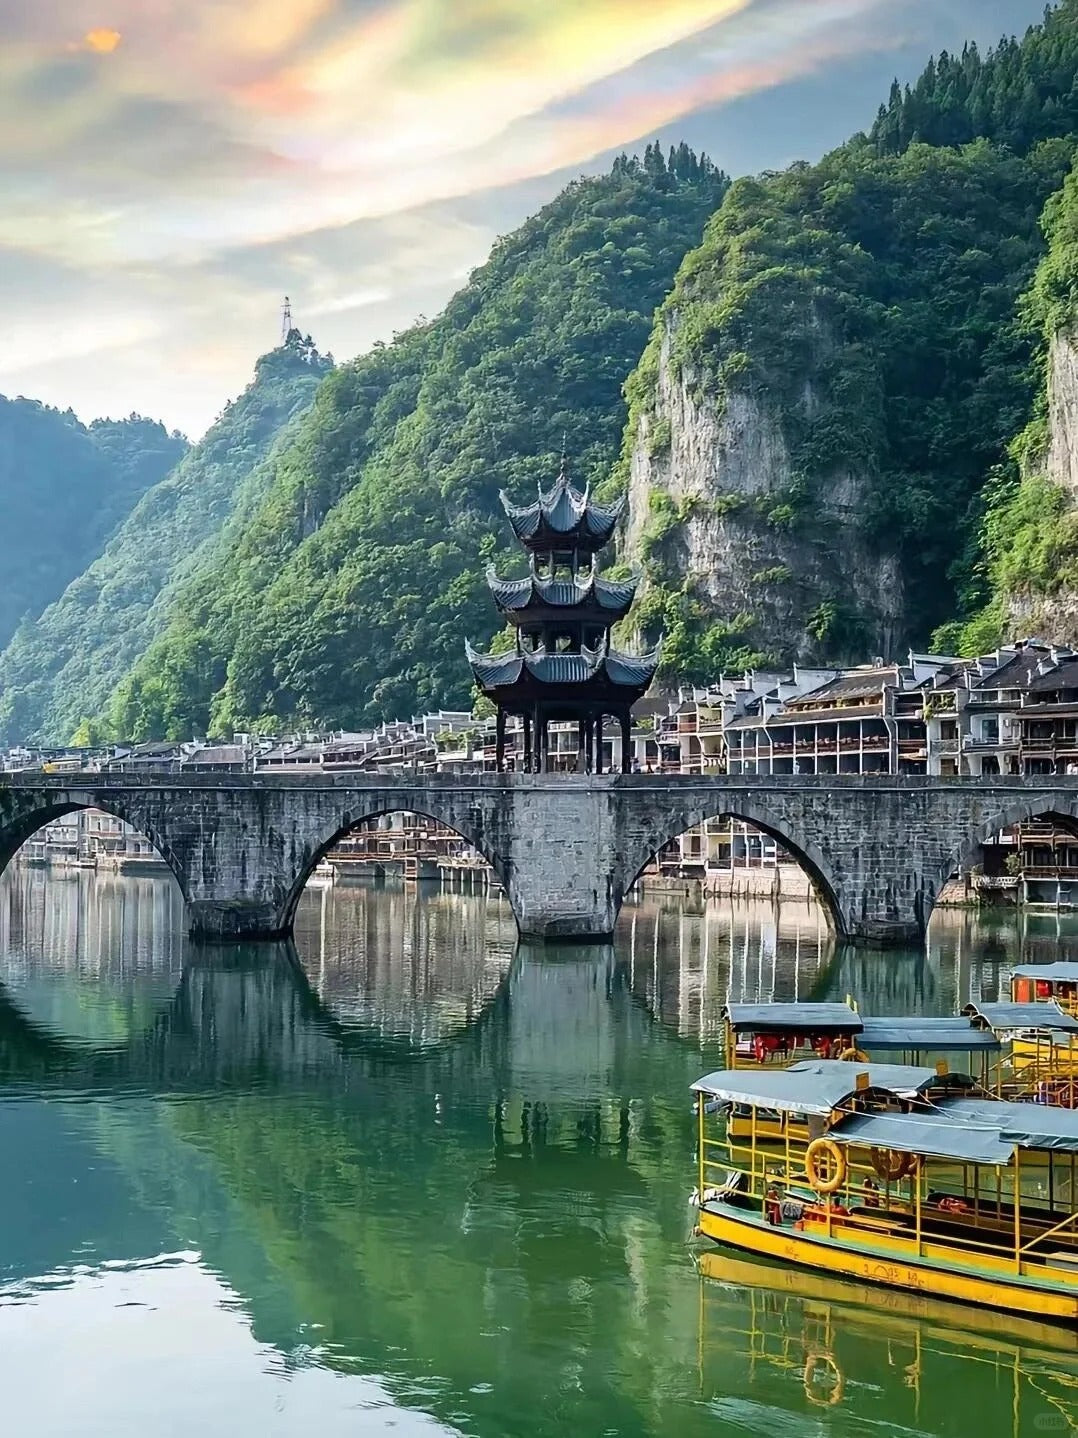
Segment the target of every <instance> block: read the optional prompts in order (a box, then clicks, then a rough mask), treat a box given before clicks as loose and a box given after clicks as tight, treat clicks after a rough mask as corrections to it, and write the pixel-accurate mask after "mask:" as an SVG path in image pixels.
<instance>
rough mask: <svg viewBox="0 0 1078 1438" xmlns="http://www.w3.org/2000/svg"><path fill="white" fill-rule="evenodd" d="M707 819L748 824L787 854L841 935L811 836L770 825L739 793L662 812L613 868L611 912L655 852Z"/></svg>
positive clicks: (841, 922) (826, 871) (837, 908)
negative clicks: (770, 839)
mask: <svg viewBox="0 0 1078 1438" xmlns="http://www.w3.org/2000/svg"><path fill="white" fill-rule="evenodd" d="M713 819H734V820H737V821H739V822H742V823H746V824H751V825H752V827H753V828H754V829H759V830H760V831H761V833H764V834H767V835H768V836H769V837H770V838H772V839H774V840H775V841H776V842H777V843H778V844H780V845H781V846H782V847H783V848H784V849H785V850H787V852H788V853H790V854H791V855H792V856H793V858H794V859H796V860H797V862H798V864H799V865H800V867H801V868H802V869H803V870H804V872H805V873H806V874H807V875H808V878H809V881H810V882H811V884H812V887H813V889H814V890H815V892H816V894H817V896H818V897H819V899H820V902H821V905H822V907H823V910H824V913H825V914H826V916H827V921H828V925H829V927H830V928H831V929H832V931H833V932H834V933H835V934H836V936H837V937H839V938H843V937H845V934H846V918H845V915H844V914H843V911H842V904H841V900H840V898H839V894H838V887H837V884H836V883H835V881H834V878H833V875H832V873H831V866H830V864H829V862H828V860H827V857H826V855H825V854H824V852H823V850H822V849H821V848H820V846H819V845H818V844H817V843H816V841H815V838H814V837H813V836H812V835H811V834H807V833H795V832H793V831H792V827H791V826H789V825H786V824H782V823H779V822H778V821H776V819H775V817H774V815H772V814H769V813H768V812H767V810H766V809H765V808H763V807H761V806H760V805H758V804H757V803H755V802H754V801H753V800H752V799H751V798H750V797H749V796H746V795H744V794H737V795H736V796H734V795H731V796H730V797H729V800H724V799H722V798H721V797H719V796H716V797H715V798H712V799H708V800H703V801H693V802H692V803H690V804H689V805H688V806H686V807H685V808H681V809H675V810H674V811H673V812H672V813H667V814H664V816H663V818H662V820H661V822H660V823H659V825H658V826H657V827H656V828H651V829H650V832H649V833H648V835H647V837H646V838H643V839H641V841H640V842H639V843H638V844H637V845H635V846H634V847H632V848H631V849H630V851H629V852H628V853H626V855H625V857H624V860H623V861H622V863H621V864H619V866H618V869H617V871H616V874H615V882H614V896H615V902H616V906H617V909H618V910H620V908H621V906H622V904H623V903H624V900H625V896H626V894H627V893H628V892H629V890H630V889H631V888H632V886H633V885H634V884H635V883H636V881H637V879H638V878H639V877H640V875H641V873H642V872H643V871H644V869H645V868H646V867H647V866H648V864H649V863H650V862H651V860H652V859H653V858H654V856H655V855H656V854H658V853H660V852H661V851H662V850H663V849H665V848H666V846H667V845H668V844H670V843H672V842H673V841H674V840H675V839H677V838H680V836H681V835H682V834H684V833H686V832H687V831H688V830H690V829H695V828H697V827H698V826H699V825H700V824H704V823H707V822H709V821H710V820H713Z"/></svg>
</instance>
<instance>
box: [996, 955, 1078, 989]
mask: <svg viewBox="0 0 1078 1438" xmlns="http://www.w3.org/2000/svg"><path fill="white" fill-rule="evenodd" d="M1011 977H1012V978H1015V979H1047V980H1048V982H1049V983H1052V984H1078V963H1075V962H1074V961H1073V960H1071V959H1057V960H1056V961H1055V962H1054V963H1051V964H1019V965H1018V966H1017V968H1013V969H1012V970H1011Z"/></svg>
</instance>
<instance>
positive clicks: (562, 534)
mask: <svg viewBox="0 0 1078 1438" xmlns="http://www.w3.org/2000/svg"><path fill="white" fill-rule="evenodd" d="M500 498H501V502H502V508H503V509H504V510H505V512H506V514H507V515H508V517H509V523H510V524H511V525H512V526H513V533H514V534H515V535H516V537H517V538H518V539H519V540H522V541H524V542H527V541H528V540H530V539H539V538H542V537H544V536H548V537H550V538H551V539H558V538H562V539H565V540H569V539H577V540H586V541H588V547H589V548H592V547H601V546H602V545H603V544H605V543H606V541H607V540H608V539H609V538H610V536H611V535H612V534H613V532H614V526H615V525H616V524H617V522H618V520H619V518H620V517H621V512H622V510H623V509H624V507H625V498H624V496H623V497H622V498H621V499H619V500H618V501H617V502H616V503H614V504H612V505H602V504H595V503H593V502H592V500H591V498H590V496H589V493H588V491H587V490H586V489H585V490H583V491H581V490H579V489H577V488H576V487H575V485H573V483H572V482H571V481H570V479H569V476H568V475H567V474H566V473H565V471H564V470H563V471H562V473H561V474H559V476H558V478H557V479H556V480H555V481H554V484H553V485H552V487H551V488H550V489H549V490H547V492H546V493H545V494H543V493H540V495H539V498H538V500H537V501H536V502H535V503H534V504H528V505H516V504H513V502H512V501H511V500H510V499H509V497H508V495H507V494H506V493H505V491H504V490H503V491H502V493H501V495H500Z"/></svg>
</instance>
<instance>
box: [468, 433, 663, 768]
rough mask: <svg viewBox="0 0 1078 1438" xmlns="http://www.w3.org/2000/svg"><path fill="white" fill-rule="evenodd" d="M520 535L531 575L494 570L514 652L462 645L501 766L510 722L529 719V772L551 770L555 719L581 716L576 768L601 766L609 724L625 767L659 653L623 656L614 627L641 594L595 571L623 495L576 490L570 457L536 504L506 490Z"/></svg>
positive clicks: (490, 579)
mask: <svg viewBox="0 0 1078 1438" xmlns="http://www.w3.org/2000/svg"><path fill="white" fill-rule="evenodd" d="M500 497H501V501H502V508H503V509H504V510H505V512H506V514H507V516H508V518H509V523H510V524H511V525H512V528H513V533H514V535H515V536H516V538H517V540H518V541H519V542H520V544H522V545H523V546H524V548H525V549H526V550H527V552H528V571H529V572H528V575H527V577H526V578H524V579H499V577H498V575H497V573H496V571H495V569H494V567H493V566H491V568H490V569H489V570H488V571H487V583H488V584H489V585H490V590H491V594H492V595H493V597H494V603H495V604H496V605H497V607H498V611H499V613H500V614H501V615H502V616H503V617H504V618H505V619H506V620H507V621H508V623H509V624H511V625H512V626H513V628H514V630H515V631H516V645H515V648H514V649H513V650H511V651H509V652H508V653H506V654H477V653H476V651H475V650H474V649H473V648H472V646H471V645H470V644H467V643H466V645H465V647H466V650H467V654H468V662H469V664H470V665H471V667H472V673H473V674H474V675H475V681H476V684H477V685H478V686H479V688H480V690H481V691H482V693H483V694H484V695H485V696H486V697H487V698H488V699H490V700H491V701H492V702H493V703H494V705H495V706H496V708H497V713H498V717H497V764H498V769H499V771H501V770H502V769H503V768H504V767H505V721H506V716H507V715H508V714H519V715H520V716H521V717H522V718H523V721H524V766H525V768H526V769H527V770H529V771H530V772H532V773H541V772H543V771H545V770H546V769H547V768H548V754H549V726H550V722H551V720H559V719H560V720H565V719H568V720H575V721H576V724H577V736H578V737H577V769H578V771H579V772H580V773H584V772H585V771H587V772H598V771H599V769H600V767H601V763H602V753H603V721H604V719H605V717H606V716H607V715H610V716H611V717H612V718H613V719H615V720H616V721H617V722H618V723H619V724H620V725H621V735H622V742H621V763H622V770H623V772H627V771H628V769H629V762H630V753H629V750H630V732H631V726H632V707H633V705H634V704H635V703H636V701H637V700H638V699H639V698H640V697H641V696H642V695H643V694H645V693H646V692H647V690H648V688H649V686H650V685H651V681H652V679H653V678H654V677H655V670H656V668H657V666H658V662H659V650H658V648H656V649H655V650H653V651H652V652H651V653H650V654H642V655H632V654H619V653H618V652H617V651H616V650H615V649H613V648H611V644H610V629H611V626H612V625H614V624H616V623H617V621H618V620H619V619H623V618H624V617H625V615H626V614H628V612H629V609H630V607H631V605H632V602H633V599H634V598H635V597H636V586H637V581H636V580H635V579H630V580H619V581H613V580H608V579H603V578H602V577H601V575H600V574H599V572H598V555H599V552H600V550H601V549H602V548H603V547H604V546H605V545H606V543H607V542H608V540H609V539H610V537H611V535H612V534H613V533H614V526H615V525H616V524H617V522H618V519H619V517H620V515H621V512H622V509H623V508H624V504H625V501H624V499H621V500H619V501H618V502H617V503H616V504H613V505H601V504H596V503H594V501H593V500H592V499H591V497H590V494H589V491H588V490H587V489H585V490H584V491H583V492H581V491H580V490H578V489H576V488H575V486H574V485H573V484H572V482H571V480H570V478H569V467H568V460H567V459H566V457H565V456H563V457H562V465H561V473H560V474H559V475H558V477H557V479H556V480H555V481H554V484H553V486H552V487H551V488H550V489H549V490H548V491H547V492H546V493H544V492H543V491H542V490H541V489H540V491H539V498H538V499H537V500H536V502H535V503H534V504H530V505H527V506H524V507H521V506H518V505H515V504H512V503H511V502H510V501H509V499H508V497H507V496H506V494H505V492H504V491H502V494H501V496H500Z"/></svg>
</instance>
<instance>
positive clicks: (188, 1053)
mask: <svg viewBox="0 0 1078 1438" xmlns="http://www.w3.org/2000/svg"><path fill="white" fill-rule="evenodd" d="M181 935H182V913H181V908H180V903H179V900H178V897H177V896H176V895H175V893H174V891H173V890H172V888H171V884H170V881H168V880H159V879H148V878H146V879H127V880H107V879H103V878H100V877H97V878H95V877H94V876H93V875H88V874H86V873H80V874H78V875H76V876H73V877H72V878H69V879H63V878H59V877H51V878H50V877H47V876H46V875H45V874H43V873H42V872H41V871H37V870H22V871H17V870H16V871H12V872H10V873H9V874H8V875H7V876H6V877H5V878H4V880H3V881H2V883H0V1154H2V1155H3V1183H2V1184H0V1394H2V1404H3V1408H2V1411H3V1416H4V1431H5V1432H10V1433H12V1434H18V1435H20V1438H21V1435H24V1434H25V1435H34V1438H38V1435H60V1434H63V1435H65V1438H66V1435H70V1434H78V1435H83V1434H86V1435H95V1438H96V1435H109V1438H126V1435H136V1434H137V1435H148V1434H152V1435H173V1434H175V1435H180V1434H183V1435H190V1434H199V1435H211V1438H214V1435H218V1434H220V1435H228V1438H248V1435H251V1438H254V1435H278V1434H288V1435H292V1434H295V1435H299V1434H303V1435H305V1438H307V1435H317V1438H323V1435H330V1438H336V1435H338V1434H340V1435H344V1434H348V1435H356V1434H362V1435H365V1434H380V1433H383V1432H384V1433H392V1434H397V1435H399V1434H405V1435H412V1434H426V1433H434V1432H436V1431H440V1432H443V1433H444V1432H460V1433H468V1434H473V1433H474V1434H480V1435H491V1438H494V1435H520V1438H538V1435H547V1434H550V1435H555V1434H558V1435H561V1434H572V1435H585V1438H590V1435H606V1434H609V1435H626V1438H628V1436H629V1435H645V1434H646V1435H667V1434H669V1435H686V1438H692V1436H693V1435H696V1434H717V1435H727V1434H761V1435H765V1434H766V1435H775V1434H780V1435H801V1434H804V1435H818V1434H821V1433H828V1434H831V1433H834V1434H849V1435H861V1434H866V1433H867V1434H874V1433H879V1434H881V1435H882V1434H886V1435H909V1434H941V1435H942V1434H948V1435H952V1434H953V1435H955V1438H965V1435H969V1434H976V1435H978V1438H995V1435H1011V1438H1013V1435H1016V1434H1023V1435H1025V1434H1029V1435H1034V1434H1042V1433H1054V1432H1064V1433H1066V1432H1071V1431H1072V1430H1073V1429H1074V1428H1075V1426H1076V1425H1078V1342H1076V1340H1075V1338H1074V1337H1072V1336H1069V1335H1067V1334H1066V1333H1064V1332H1057V1333H1055V1334H1054V1335H1053V1334H1052V1333H1051V1332H1050V1331H1049V1330H1044V1331H1039V1330H1036V1329H1026V1328H1024V1327H1023V1326H1022V1325H1021V1323H1017V1324H1016V1323H1015V1322H1013V1321H1012V1320H1009V1319H1007V1318H1003V1317H999V1316H993V1315H986V1314H978V1313H976V1312H968V1311H966V1310H963V1309H961V1308H957V1307H955V1308H950V1307H947V1306H940V1307H938V1308H931V1309H928V1310H925V1311H921V1312H918V1311H912V1312H911V1311H909V1309H908V1308H907V1307H906V1306H905V1300H904V1299H903V1298H901V1296H899V1295H892V1294H888V1293H886V1292H878V1293H871V1292H869V1293H865V1292H861V1291H859V1290H857V1289H853V1288H848V1287H845V1286H843V1285H841V1284H836V1283H830V1284H829V1283H828V1282H827V1281H826V1280H819V1279H813V1278H812V1277H811V1276H809V1277H806V1276H803V1275H796V1274H792V1273H791V1272H790V1271H789V1270H778V1271H769V1270H768V1269H766V1268H762V1267H759V1266H755V1265H753V1264H751V1263H749V1262H747V1261H746V1260H744V1259H734V1258H732V1257H731V1256H729V1255H721V1254H719V1253H718V1251H717V1250H711V1254H712V1257H711V1258H710V1259H708V1260H707V1262H708V1263H709V1265H712V1266H713V1272H714V1276H713V1277H711V1278H701V1276H700V1275H699V1273H698V1271H697V1265H696V1262H695V1258H694V1249H693V1246H692V1245H691V1243H690V1242H689V1230H690V1223H691V1219H690V1214H689V1210H688V1207H687V1202H686V1200H687V1194H688V1192H689V1190H690V1189H691V1187H692V1184H693V1172H692V1145H693V1134H692V1120H691V1114H690V1110H689V1102H688V1093H687V1089H688V1085H689V1083H690V1082H691V1080H692V1079H693V1078H694V1077H696V1076H697V1075H698V1074H699V1073H700V1072H702V1071H703V1070H705V1069H706V1068H708V1067H714V1066H716V1065H717V1064H718V1062H719V1060H720V1052H719V1042H718V1040H719V1014H720V1011H721V1008H722V1005H723V1003H724V1002H726V1001H727V1000H728V999H729V998H757V997H759V998H768V997H772V996H773V997H776V998H791V997H794V996H797V995H799V996H802V997H817V998H823V997H842V996H843V995H844V994H846V993H856V994H857V995H859V997H860V998H861V1000H862V1003H863V1005H864V1007H865V1008H866V1010H867V1009H873V1010H876V1011H877V1012H880V1011H887V1010H890V1011H893V1012H894V1011H900V1010H901V1011H909V1010H911V1009H921V1010H924V1011H926V1012H947V1011H950V1010H951V1009H953V1007H954V1005H955V1004H956V1003H958V1002H960V1001H965V1000H967V999H969V998H970V997H977V996H981V997H985V998H990V997H994V996H995V994H996V993H997V990H998V986H999V983H1000V976H1001V974H1002V975H1003V976H1004V978H1005V975H1006V971H1007V968H1008V967H1009V965H1010V964H1012V963H1013V962H1015V961H1016V960H1017V959H1018V957H1019V955H1021V956H1022V957H1026V958H1029V957H1034V956H1036V957H1050V956H1052V955H1056V954H1060V953H1062V954H1070V955H1075V954H1078V925H1075V924H1073V923H1069V922H1065V923H1062V924H1057V923H1056V921H1055V920H1054V919H1043V920H1034V921H1029V922H1027V923H1025V924H1024V925H1023V926H1022V928H1021V930H1020V929H1019V927H1018V925H1017V923H1016V922H1015V920H1014V919H1013V918H1011V919H1007V918H995V919H991V920H983V921H982V920H978V919H976V918H971V917H970V916H968V915H958V914H941V915H940V916H939V917H938V920H937V922H936V923H935V924H934V926H933V931H932V935H931V939H930V944H929V952H928V954H927V956H917V955H913V954H909V955H895V956H888V957H886V958H881V957H880V956H866V955H862V954H857V955H853V954H849V955H846V954H843V955H835V954H834V952H833V951H832V949H831V948H830V946H829V942H828V939H827V936H826V932H825V931H824V929H823V926H822V922H821V920H820V916H819V914H818V911H817V910H816V909H815V908H812V907H809V906H806V905H793V906H788V907H785V908H784V909H783V910H782V911H781V913H776V911H775V910H774V909H772V908H771V907H770V906H768V905H755V906H749V905H741V906H739V907H737V908H731V907H730V906H729V905H725V906H724V905H721V904H716V905H713V906H711V907H709V908H708V909H707V910H706V911H704V910H702V909H700V908H699V907H696V908H693V907H692V906H690V905H688V904H684V905H682V904H680V903H678V902H677V901H670V900H667V901H662V902H659V901H656V900H645V901H644V902H642V903H641V904H639V905H638V906H636V907H634V908H631V909H628V910H627V911H626V912H625V914H624V915H623V919H622V924H621V929H620V932H619V935H618V940H617V943H616V944H615V945H614V946H613V947H612V948H605V949H569V950H562V951H542V950H538V949H525V950H520V951H517V950H516V949H515V944H514V934H513V927H512V923H511V920H510V917H509V914H508V912H507V910H506V909H505V907H504V905H502V904H501V903H499V902H498V901H497V900H493V901H490V902H487V901H486V900H484V899H483V898H481V897H471V896H462V895H438V894H437V893H435V894H433V895H428V896H426V897H422V898H418V899H417V898H416V897H415V895H414V894H411V893H405V892H403V891H401V890H397V891H394V890H392V889H375V888H366V887H364V888H358V887H357V888H338V889H335V890H321V891H319V890H312V891H310V892H309V893H308V894H307V895H306V896H305V898H304V901H303V907H302V910H301V914H300V919H299V924H298V929H297V936H296V948H295V950H292V949H290V948H286V947H284V946H282V947H280V948H269V949H265V948H264V949H261V950H255V949H248V950H203V951H198V950H194V949H191V948H188V947H187V946H186V945H185V943H184V941H183V939H182V937H181Z"/></svg>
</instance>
